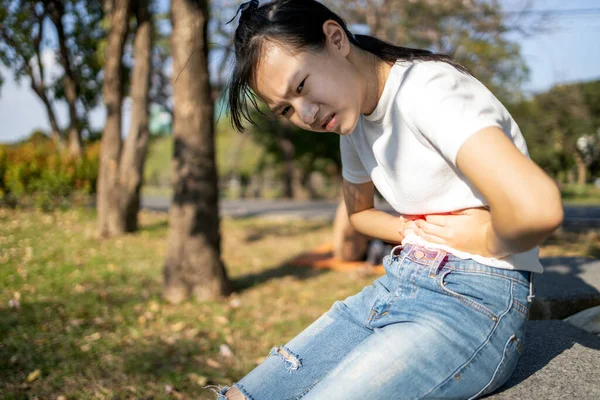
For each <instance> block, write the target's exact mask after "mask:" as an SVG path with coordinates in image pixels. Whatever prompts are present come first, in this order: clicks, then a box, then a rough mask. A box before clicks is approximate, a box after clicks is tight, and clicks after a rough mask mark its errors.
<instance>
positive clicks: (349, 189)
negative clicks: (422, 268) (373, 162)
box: [344, 179, 406, 244]
mask: <svg viewBox="0 0 600 400" xmlns="http://www.w3.org/2000/svg"><path fill="white" fill-rule="evenodd" d="M374 194H375V187H374V186H373V182H367V183H360V184H356V183H350V182H348V181H347V180H346V179H344V201H345V202H346V208H347V209H348V218H349V219H350V223H351V224H352V226H353V227H354V228H355V229H356V230H357V231H359V232H360V233H363V234H365V235H367V236H370V237H373V238H376V239H381V240H383V241H384V242H388V243H397V244H400V243H401V242H402V239H403V238H404V236H403V235H402V233H401V232H403V231H404V229H405V228H406V226H405V225H406V224H405V220H404V218H402V217H396V216H393V215H391V214H388V213H386V212H384V211H380V210H376V209H375V208H374V201H373V196H374Z"/></svg>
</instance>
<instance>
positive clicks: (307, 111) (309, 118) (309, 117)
mask: <svg viewBox="0 0 600 400" xmlns="http://www.w3.org/2000/svg"><path fill="white" fill-rule="evenodd" d="M299 100H300V104H299V105H298V115H299V117H300V119H301V120H302V122H303V123H305V124H306V125H313V124H314V123H315V121H316V119H317V113H318V112H319V107H318V106H317V105H316V104H315V103H311V102H309V101H306V100H304V99H299Z"/></svg>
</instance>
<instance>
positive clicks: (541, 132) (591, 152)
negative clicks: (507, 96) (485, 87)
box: [508, 81, 600, 180]
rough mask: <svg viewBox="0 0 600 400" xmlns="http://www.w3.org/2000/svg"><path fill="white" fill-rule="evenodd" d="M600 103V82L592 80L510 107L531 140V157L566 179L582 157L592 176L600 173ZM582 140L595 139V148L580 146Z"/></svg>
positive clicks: (537, 96)
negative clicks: (585, 148) (583, 149)
mask: <svg viewBox="0 0 600 400" xmlns="http://www.w3.org/2000/svg"><path fill="white" fill-rule="evenodd" d="M599 104H600V81H592V82H583V83H576V84H569V85H557V86H554V87H553V88H551V89H550V90H548V91H546V92H543V93H539V94H537V95H536V96H534V97H533V98H532V99H529V100H524V101H521V102H519V103H514V104H510V105H508V108H509V110H510V112H511V114H512V115H513V117H514V118H515V120H516V121H517V123H518V124H519V127H520V128H521V131H522V132H523V135H524V136H525V138H526V140H527V144H528V147H529V151H530V154H531V157H532V158H533V159H534V160H535V161H536V162H537V163H538V164H539V165H540V166H541V167H542V168H544V169H545V170H546V171H547V172H548V173H550V174H552V175H554V176H555V177H557V178H563V179H562V180H564V178H565V177H566V176H567V175H568V174H567V172H568V171H570V170H572V169H573V168H574V167H575V165H576V160H577V159H578V156H579V160H580V161H579V162H580V163H581V162H584V163H585V166H586V168H588V169H589V172H591V173H592V176H593V175H594V174H598V173H600V137H599V135H598V132H599V130H600V105H599ZM582 137H590V138H595V139H591V140H592V145H593V146H592V148H591V149H588V150H587V151H582V150H581V149H579V148H578V147H577V141H578V140H579V139H580V138H582ZM594 140H595V143H594V142H593V141H594ZM593 147H595V148H593Z"/></svg>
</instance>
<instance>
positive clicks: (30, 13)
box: [0, 0, 62, 145]
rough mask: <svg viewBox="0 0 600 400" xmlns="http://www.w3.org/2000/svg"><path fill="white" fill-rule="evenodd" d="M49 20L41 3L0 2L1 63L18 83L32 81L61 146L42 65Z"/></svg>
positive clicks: (56, 139)
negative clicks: (45, 34)
mask: <svg viewBox="0 0 600 400" xmlns="http://www.w3.org/2000/svg"><path fill="white" fill-rule="evenodd" d="M47 17H48V9H47V8H46V6H45V5H44V4H42V3H40V2H35V1H23V0H16V1H10V0H0V39H2V40H0V61H2V63H3V64H4V65H6V66H7V67H8V68H10V69H11V71H12V72H13V74H14V76H15V79H16V80H17V82H19V81H20V80H21V79H22V78H24V77H28V78H29V79H30V80H31V89H32V90H33V91H34V92H35V94H36V95H37V96H38V97H39V98H40V100H41V101H42V103H43V104H44V108H45V109H46V114H47V116H48V121H49V122H50V127H51V136H52V138H53V139H54V141H55V142H56V143H57V144H58V145H61V144H62V140H61V130H60V128H59V126H58V121H57V119H56V112H55V109H54V108H55V105H54V98H53V97H52V94H51V92H50V89H49V84H48V82H47V74H46V71H45V68H44V63H43V62H42V51H43V44H44V39H45V36H44V21H45V20H46V18H47Z"/></svg>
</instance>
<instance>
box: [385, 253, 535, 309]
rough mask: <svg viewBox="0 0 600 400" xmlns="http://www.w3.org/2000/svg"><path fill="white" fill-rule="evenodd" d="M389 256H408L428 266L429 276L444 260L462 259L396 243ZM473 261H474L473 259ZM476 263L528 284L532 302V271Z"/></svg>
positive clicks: (528, 298) (435, 271)
mask: <svg viewBox="0 0 600 400" xmlns="http://www.w3.org/2000/svg"><path fill="white" fill-rule="evenodd" d="M390 257H391V258H392V259H393V258H399V257H404V258H408V259H410V260H411V261H413V262H415V263H417V264H421V265H423V266H426V267H429V268H430V276H434V275H435V274H436V273H437V270H438V269H439V268H440V267H441V266H442V264H443V263H444V261H446V262H447V261H464V259H462V258H459V257H456V256H455V255H453V254H451V253H448V252H447V251H445V250H442V249H433V248H428V247H424V246H420V245H416V244H407V245H406V246H403V245H398V246H396V247H394V248H393V249H392V250H391V251H390ZM473 262H476V261H474V260H473ZM477 264H478V265H480V266H481V268H482V270H483V269H489V270H494V272H495V273H498V274H500V275H506V276H507V277H508V278H511V279H517V280H519V281H521V282H522V283H523V284H525V285H529V296H527V301H529V302H530V303H531V302H533V299H534V297H535V295H534V293H533V275H534V273H533V272H531V271H520V270H505V269H502V268H495V267H492V266H489V265H484V264H480V263H477ZM515 274H518V275H520V276H518V277H515V276H514V275H515ZM510 275H513V276H510Z"/></svg>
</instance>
